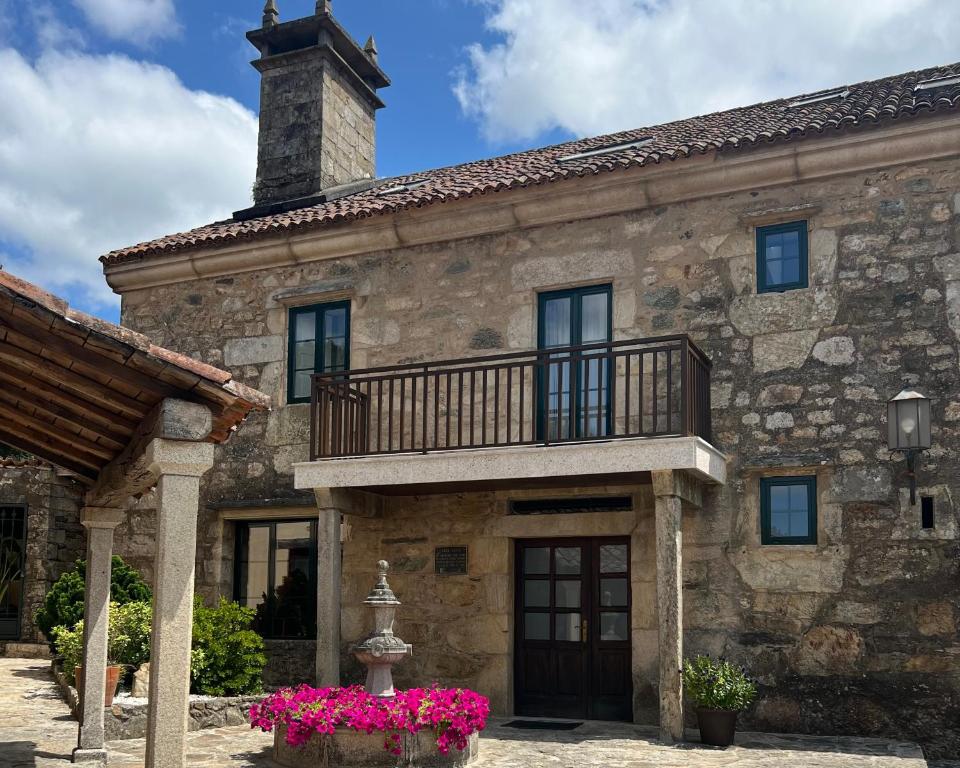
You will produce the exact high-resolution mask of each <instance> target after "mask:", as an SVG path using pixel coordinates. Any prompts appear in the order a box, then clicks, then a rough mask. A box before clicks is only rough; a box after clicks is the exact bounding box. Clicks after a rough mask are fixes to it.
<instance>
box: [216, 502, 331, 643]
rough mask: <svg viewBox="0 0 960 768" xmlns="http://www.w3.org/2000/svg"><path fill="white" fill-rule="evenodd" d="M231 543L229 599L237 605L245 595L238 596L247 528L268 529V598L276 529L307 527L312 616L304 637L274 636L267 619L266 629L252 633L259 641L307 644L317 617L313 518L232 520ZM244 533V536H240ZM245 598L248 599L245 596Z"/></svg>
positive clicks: (313, 634)
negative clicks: (298, 641)
mask: <svg viewBox="0 0 960 768" xmlns="http://www.w3.org/2000/svg"><path fill="white" fill-rule="evenodd" d="M234 523H235V531H234V533H235V537H234V539H235V541H234V558H233V599H234V600H235V601H236V602H238V603H240V602H241V601H242V599H243V598H244V597H245V595H243V594H242V589H243V563H244V557H243V548H244V546H246V545H247V543H248V542H249V535H250V534H249V531H250V529H251V528H269V529H270V543H269V555H268V557H269V560H268V562H267V588H268V590H269V591H270V593H271V594H275V593H276V589H277V585H276V556H277V526H278V525H283V524H284V523H310V557H309V563H310V566H309V567H310V572H309V574H308V581H309V582H310V586H311V587H312V589H311V590H310V593H311V596H312V600H313V602H312V603H311V604H310V605H311V607H312V608H313V614H312V616H311V617H310V619H311V621H312V624H310V625H308V626H307V627H305V628H304V633H303V634H299V635H287V634H283V633H277V632H275V631H274V629H275V622H276V619H275V618H273V619H271V626H270V627H255V629H256V631H257V632H259V633H260V635H262V636H263V637H265V638H267V639H276V640H311V639H314V638H315V637H316V625H317V614H316V596H317V590H318V589H319V576H318V573H317V570H318V569H317V547H318V541H317V521H316V520H315V519H313V518H305V517H299V518H298V517H289V518H288V517H283V518H276V519H273V518H268V519H258V520H235V521H234ZM245 532H246V535H244V533H245ZM246 597H249V595H246Z"/></svg>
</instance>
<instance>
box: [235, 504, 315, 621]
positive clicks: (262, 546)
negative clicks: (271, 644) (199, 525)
mask: <svg viewBox="0 0 960 768" xmlns="http://www.w3.org/2000/svg"><path fill="white" fill-rule="evenodd" d="M234 598H235V599H236V601H237V602H238V603H240V604H241V605H244V606H246V607H247V608H253V609H255V610H256V612H257V614H256V618H255V619H254V625H253V628H254V629H255V630H256V631H257V632H259V633H260V634H261V635H263V636H264V637H277V638H299V637H302V638H307V639H309V638H313V637H316V634H317V524H316V521H314V520H284V521H272V520H271V521H264V522H249V523H238V524H237V557H236V572H235V579H234Z"/></svg>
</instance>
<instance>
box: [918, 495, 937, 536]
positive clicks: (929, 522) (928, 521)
mask: <svg viewBox="0 0 960 768" xmlns="http://www.w3.org/2000/svg"><path fill="white" fill-rule="evenodd" d="M920 527H921V528H923V529H924V530H925V531H929V530H931V529H933V527H934V524H933V496H921V497H920Z"/></svg>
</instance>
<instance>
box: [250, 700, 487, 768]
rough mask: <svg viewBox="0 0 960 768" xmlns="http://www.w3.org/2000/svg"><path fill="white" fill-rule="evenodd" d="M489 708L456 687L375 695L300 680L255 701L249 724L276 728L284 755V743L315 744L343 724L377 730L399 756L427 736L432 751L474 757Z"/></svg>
mask: <svg viewBox="0 0 960 768" xmlns="http://www.w3.org/2000/svg"><path fill="white" fill-rule="evenodd" d="M489 712H490V703H489V701H488V700H487V698H486V697H484V696H481V695H480V694H478V693H474V692H473V691H469V690H465V689H461V688H437V687H433V688H411V689H410V690H407V691H397V695H396V696H395V697H394V698H391V699H379V698H377V697H375V696H371V695H370V694H368V693H367V692H366V691H365V690H364V689H363V688H362V687H360V686H352V687H350V688H311V687H310V686H307V685H302V686H300V687H299V688H295V689H294V688H285V689H283V690H280V691H277V692H276V693H274V694H271V695H270V696H267V697H266V698H265V699H264V700H263V701H262V702H261V703H260V704H257V705H254V706H253V708H252V709H251V710H250V724H251V727H253V728H260V729H261V730H263V731H276V733H277V752H278V754H279V753H280V752H281V751H282V752H284V753H285V754H289V752H290V750H288V749H286V747H295V748H303V747H305V746H306V745H308V744H310V743H316V742H317V737H318V736H319V737H320V738H321V739H322V738H323V737H335V734H336V733H337V731H338V730H340V731H341V733H342V732H343V731H344V729H346V730H347V731H354V732H356V733H358V734H366V735H368V736H369V735H372V734H374V733H377V734H378V735H379V734H382V741H381V744H382V747H383V751H382V754H383V753H386V754H385V756H387V755H394V756H400V755H402V754H404V752H405V751H409V750H410V748H411V747H413V746H418V745H420V744H423V742H424V737H425V736H428V735H429V736H430V737H431V738H430V740H429V741H430V742H431V743H432V745H433V746H435V752H434V756H438V755H439V756H447V755H451V750H452V749H453V750H456V751H457V752H460V753H464V752H466V753H468V754H469V755H470V756H473V755H475V752H476V734H478V733H479V732H480V731H482V730H483V729H484V727H485V726H486V723H487V716H488V715H489ZM281 739H282V742H283V743H282V744H281ZM333 741H334V742H335V741H336V738H334V739H333ZM325 751H327V750H323V749H321V750H320V752H321V753H322V752H325ZM418 751H419V750H418ZM453 756H454V755H451V757H453ZM407 757H408V758H409V757H412V755H407ZM425 757H428V756H425ZM408 762H409V761H408ZM427 762H430V763H431V764H433V763H435V762H436V761H435V760H432V759H428V761H427Z"/></svg>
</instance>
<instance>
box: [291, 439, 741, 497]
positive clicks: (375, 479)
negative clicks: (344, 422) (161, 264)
mask: <svg viewBox="0 0 960 768" xmlns="http://www.w3.org/2000/svg"><path fill="white" fill-rule="evenodd" d="M655 470H685V472H688V473H691V474H692V475H693V476H694V477H697V478H700V479H702V480H703V481H705V482H708V483H716V484H722V483H724V482H726V458H725V457H724V455H723V454H722V453H720V451H718V450H717V449H716V448H714V447H713V446H712V445H710V444H709V443H707V442H706V441H704V440H702V439H701V438H699V437H665V438H639V439H627V440H610V441H607V442H584V443H574V444H566V445H551V446H532V447H523V448H484V449H478V450H467V451H439V452H436V453H428V454H399V455H390V456H366V457H360V458H349V459H328V460H321V461H312V462H303V463H300V464H294V485H295V487H296V488H298V489H304V490H305V489H312V488H322V489H334V488H371V487H378V486H379V487H382V486H403V485H424V484H436V485H438V486H442V485H443V484H455V483H463V482H473V483H477V482H484V481H503V480H545V481H548V480H550V479H553V478H570V477H582V476H590V475H603V474H611V473H612V474H617V473H622V474H632V475H637V476H641V475H642V473H645V472H652V471H655Z"/></svg>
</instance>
